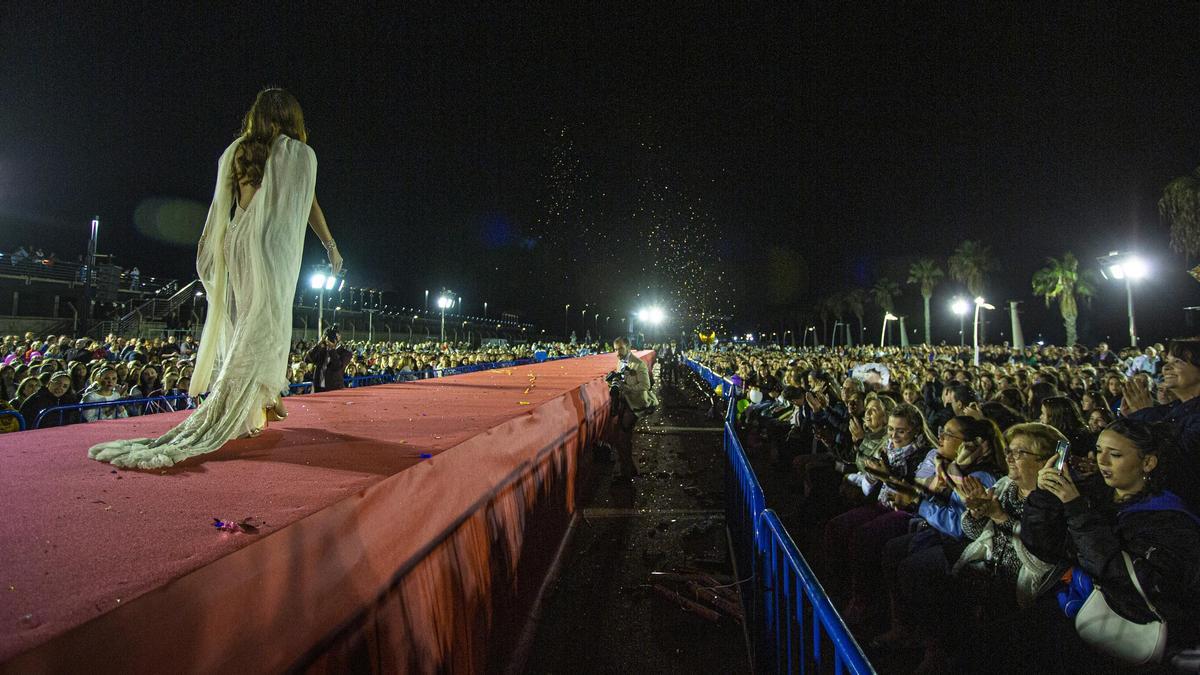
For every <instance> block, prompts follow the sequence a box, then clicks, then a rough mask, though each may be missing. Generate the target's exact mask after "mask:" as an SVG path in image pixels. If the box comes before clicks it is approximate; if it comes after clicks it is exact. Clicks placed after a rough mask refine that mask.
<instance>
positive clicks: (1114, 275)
mask: <svg viewBox="0 0 1200 675" xmlns="http://www.w3.org/2000/svg"><path fill="white" fill-rule="evenodd" d="M1096 262H1098V263H1099V264H1100V274H1101V275H1102V276H1103V277H1104V278H1105V279H1115V280H1117V281H1124V282H1125V297H1126V303H1127V308H1128V312H1129V344H1130V345H1131V346H1133V347H1137V326H1136V325H1135V324H1134V321H1133V282H1134V281H1137V280H1138V279H1142V278H1145V276H1146V272H1147V269H1146V262H1145V261H1144V260H1142V259H1141V258H1140V257H1138V256H1137V255H1136V254H1133V253H1121V252H1120V251H1113V252H1111V253H1109V254H1108V255H1106V256H1101V257H1099V258H1097V259H1096Z"/></svg>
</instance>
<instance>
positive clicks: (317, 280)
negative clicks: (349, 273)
mask: <svg viewBox="0 0 1200 675" xmlns="http://www.w3.org/2000/svg"><path fill="white" fill-rule="evenodd" d="M309 281H310V282H311V283H312V287H313V288H322V287H324V286H325V275H324V274H322V273H321V272H317V273H316V274H314V275H312V278H311V279H310V280H309Z"/></svg>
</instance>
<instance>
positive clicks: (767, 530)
mask: <svg viewBox="0 0 1200 675" xmlns="http://www.w3.org/2000/svg"><path fill="white" fill-rule="evenodd" d="M687 365H688V367H689V368H691V369H692V370H693V371H695V372H696V373H697V374H698V375H699V376H700V377H701V378H703V379H704V380H705V381H706V382H707V383H708V384H709V385H710V386H712V387H714V388H715V387H716V386H717V385H724V388H723V391H722V394H723V395H724V398H725V399H726V400H727V401H728V406H727V408H726V415H725V459H726V461H725V524H726V527H727V528H728V529H729V536H730V539H731V541H732V545H733V556H734V561H735V562H736V563H737V572H738V575H739V576H742V577H749V578H751V579H752V580H753V583H752V584H743V585H742V586H741V588H740V590H741V597H742V606H743V608H744V610H745V615H746V622H747V626H748V628H749V629H750V631H751V638H752V650H753V658H754V663H755V669H756V670H758V671H759V672H783V673H810V672H811V673H825V672H829V671H830V670H832V672H834V673H836V674H837V675H840V674H841V673H843V672H849V673H853V674H854V675H865V674H867V673H874V672H875V670H874V668H872V667H871V664H870V662H869V661H868V660H867V658H866V656H865V655H864V654H863V651H862V648H861V647H860V646H859V645H858V643H857V642H856V641H855V640H854V636H853V635H852V634H851V633H850V630H849V629H848V628H846V624H845V623H844V622H843V621H842V618H841V616H839V615H838V613H837V610H836V609H834V606H833V603H832V602H831V601H830V600H829V596H828V595H827V594H826V593H825V590H824V589H823V588H822V587H821V584H820V582H819V581H817V578H816V575H814V574H813V572H812V568H810V567H809V566H808V562H807V561H806V560H805V559H804V556H803V555H801V554H800V550H799V549H798V548H797V547H796V543H795V542H794V541H793V540H792V537H791V535H789V534H788V533H787V530H786V529H785V528H784V527H783V523H781V522H780V520H779V516H778V515H776V513H775V512H774V511H772V510H770V509H768V508H767V504H766V496H765V494H764V493H763V489H762V485H761V484H760V483H759V482H758V477H757V475H755V473H754V469H753V467H752V466H751V464H750V460H749V458H747V456H746V452H745V450H744V449H743V448H742V442H741V440H740V439H739V438H738V435H737V427H736V426H735V418H736V415H737V400H738V396H740V394H741V392H740V391H739V388H738V387H736V386H734V384H733V383H732V382H730V381H729V380H726V379H724V378H722V377H721V376H720V375H718V374H716V373H714V372H713V371H712V370H711V369H710V368H708V367H706V366H703V365H700V364H699V363H696V362H695V361H693V360H691V359H688V361H687ZM826 645H828V646H829V648H828V649H827V648H826Z"/></svg>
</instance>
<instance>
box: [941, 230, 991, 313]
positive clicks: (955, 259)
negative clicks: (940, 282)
mask: <svg viewBox="0 0 1200 675" xmlns="http://www.w3.org/2000/svg"><path fill="white" fill-rule="evenodd" d="M994 266H995V265H994V263H993V261H992V249H991V247H989V246H985V245H984V244H982V243H980V242H978V241H973V240H971V239H968V240H966V241H964V242H963V243H961V244H959V245H958V248H956V249H954V253H953V254H952V255H951V256H950V277H951V278H952V279H955V280H957V281H961V282H963V283H964V284H966V285H967V292H968V293H970V294H971V297H972V298H978V297H979V296H981V295H983V282H984V280H985V279H986V278H987V273H988V272H990V271H991V270H992V268H993V267H994Z"/></svg>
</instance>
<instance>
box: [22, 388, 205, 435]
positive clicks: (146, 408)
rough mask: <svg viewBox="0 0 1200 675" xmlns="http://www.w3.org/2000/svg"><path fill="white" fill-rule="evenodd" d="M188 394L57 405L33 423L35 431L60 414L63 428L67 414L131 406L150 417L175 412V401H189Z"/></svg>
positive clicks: (47, 409)
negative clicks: (54, 414) (44, 422)
mask: <svg viewBox="0 0 1200 675" xmlns="http://www.w3.org/2000/svg"><path fill="white" fill-rule="evenodd" d="M188 400H189V397H188V395H187V394H171V395H168V396H150V397H148V398H125V399H121V400H119V401H102V402H98V403H75V404H73V405H56V406H51V407H49V408H46V409H44V410H42V411H41V412H39V413H38V416H37V418H36V419H34V421H33V428H34V429H41V428H42V420H45V419H46V416H47V415H49V414H51V413H58V425H59V426H62V425H63V424H64V423H65V422H66V414H67V413H69V412H80V413H82V412H83V411H84V410H95V409H98V408H117V407H121V408H128V407H130V406H139V405H140V406H143V409H142V411H141V413H140V414H142V415H150V414H154V413H160V412H174V411H175V407H174V405H172V403H173V402H175V401H188ZM151 406H153V407H151Z"/></svg>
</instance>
